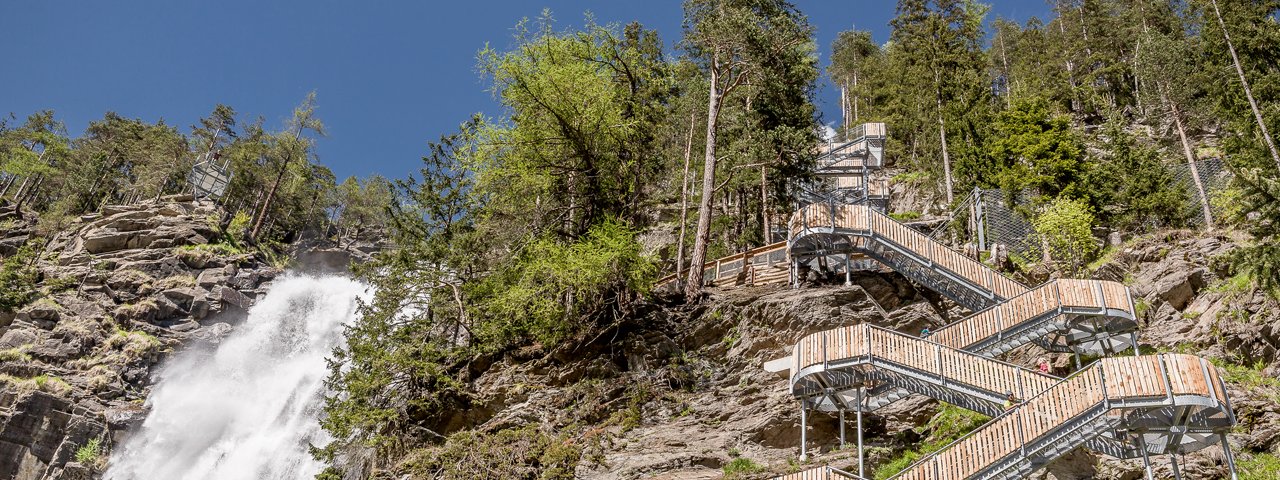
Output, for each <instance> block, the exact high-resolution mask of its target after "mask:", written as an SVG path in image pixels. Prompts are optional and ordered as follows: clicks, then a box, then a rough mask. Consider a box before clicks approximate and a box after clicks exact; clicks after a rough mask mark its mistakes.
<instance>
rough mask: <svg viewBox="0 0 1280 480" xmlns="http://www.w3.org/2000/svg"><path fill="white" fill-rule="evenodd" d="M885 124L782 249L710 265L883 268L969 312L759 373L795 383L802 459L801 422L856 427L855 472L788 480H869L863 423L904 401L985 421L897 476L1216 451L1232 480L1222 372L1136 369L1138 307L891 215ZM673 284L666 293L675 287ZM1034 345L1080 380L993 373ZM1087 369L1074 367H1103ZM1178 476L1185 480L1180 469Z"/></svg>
mask: <svg viewBox="0 0 1280 480" xmlns="http://www.w3.org/2000/svg"><path fill="white" fill-rule="evenodd" d="M885 138H886V135H885V130H884V125H883V124H866V125H862V126H860V127H859V128H857V129H856V130H855V131H854V136H853V140H852V141H850V142H847V143H844V144H839V145H833V146H830V147H827V148H823V149H820V153H819V158H818V161H817V167H818V169H817V171H816V172H815V173H816V177H817V180H816V181H814V182H808V183H804V184H796V185H793V195H794V198H795V202H796V207H797V211H796V212H795V213H794V214H793V215H792V216H791V220H790V222H789V223H788V228H787V232H786V233H787V239H786V240H785V241H782V242H778V243H775V244H771V245H766V246H764V247H760V248H757V249H754V250H750V251H748V252H744V253H740V254H735V255H731V256H729V257H725V258H721V259H717V260H715V261H713V262H708V263H707V264H706V265H704V266H703V268H705V269H707V275H706V278H708V279H710V281H712V282H715V283H719V284H721V286H733V285H752V284H760V283H774V282H776V283H781V282H782V281H783V280H782V279H784V278H785V279H787V280H786V281H787V282H788V283H789V284H790V285H791V286H792V287H793V288H800V286H801V283H802V282H801V280H802V274H801V272H802V271H803V270H807V271H817V272H822V273H828V274H830V273H834V274H837V275H839V274H841V273H843V275H844V277H845V282H846V283H849V280H850V276H851V272H852V271H855V270H868V269H870V270H879V269H882V268H889V269H892V270H895V271H897V272H898V273H901V274H902V275H903V276H905V277H907V278H909V279H911V280H912V281H914V282H916V283H918V284H920V285H922V286H924V287H926V288H929V289H931V290H934V291H936V292H938V293H940V294H942V295H943V296H945V297H947V298H948V299H950V300H952V301H954V302H955V303H956V304H958V305H961V306H963V307H965V308H967V309H969V310H970V311H973V312H975V313H974V314H973V315H970V316H969V317H967V318H964V319H961V320H959V321H956V322H954V323H951V324H950V325H947V326H944V327H942V328H940V329H937V331H935V332H933V333H932V334H930V335H928V338H922V337H917V336H914V335H909V334H904V333H900V332H895V331H891V330H885V329H881V328H878V327H873V326H871V325H867V324H859V325H854V326H849V327H843V328H837V329H833V330H828V331H823V332H818V333H814V334H811V335H808V336H806V337H804V338H802V339H800V341H799V342H798V343H797V344H796V345H795V347H794V349H793V350H792V351H791V354H790V355H788V356H786V357H783V358H779V359H776V360H773V361H770V362H767V363H766V364H765V369H766V370H768V371H771V372H784V371H785V372H789V375H788V378H789V382H790V385H791V392H792V395H793V396H794V397H795V398H796V400H797V401H798V402H799V403H800V419H801V420H800V424H801V433H800V457H801V460H806V459H807V457H808V452H807V444H808V438H807V435H806V430H807V427H808V415H809V413H810V412H811V411H821V412H834V413H836V414H838V415H839V420H840V421H839V424H840V445H841V446H844V444H845V412H847V411H853V412H854V413H855V415H856V418H857V449H858V473H857V474H853V473H849V472H845V471H843V470H839V469H835V468H831V467H829V466H823V467H819V468H816V469H812V470H807V471H803V472H799V473H795V474H791V475H787V476H785V477H782V478H784V479H787V480H811V479H813V480H816V479H824V480H825V479H832V478H865V476H866V472H865V466H864V464H863V463H864V460H863V442H862V413H863V412H867V411H874V410H877V409H879V408H882V407H884V406H886V405H889V404H892V403H894V402H896V401H898V400H901V399H903V398H905V397H906V396H908V395H911V394H919V395H925V396H928V397H931V398H934V399H937V400H941V401H944V402H948V403H951V404H954V405H957V406H960V407H962V408H966V409H969V410H973V411H976V412H980V413H983V414H986V415H988V416H991V417H992V419H991V420H990V421H989V422H987V423H986V424H985V425H983V426H982V427H979V428H978V429H976V430H974V431H973V432H971V433H969V434H967V435H965V436H964V437H961V438H960V439H959V440H957V441H955V442H953V443H951V444H950V445H947V446H945V447H943V448H942V449H941V450H939V451H937V452H934V453H932V454H929V455H926V456H924V457H922V458H921V459H919V461H917V462H916V463H914V464H912V465H911V466H910V467H908V468H907V469H906V470H904V471H902V472H900V473H898V474H897V475H895V476H894V477H893V478H900V479H904V480H905V479H961V478H983V479H988V478H1025V477H1026V476H1028V475H1030V474H1031V473H1032V472H1033V471H1035V470H1036V469H1039V468H1040V467H1043V466H1044V465H1045V464H1047V463H1048V462H1050V461H1052V460H1053V459H1055V458H1058V457H1059V456H1061V455H1064V454H1066V453H1067V452H1070V451H1072V450H1073V449H1075V448H1077V447H1081V446H1084V447H1087V448H1089V449H1091V450H1093V451H1095V452H1098V453H1102V454H1106V455H1110V456H1113V457H1117V458H1141V459H1142V461H1143V465H1144V466H1145V467H1146V475H1147V478H1151V477H1152V467H1151V461H1150V456H1151V455H1161V454H1168V455H1171V456H1172V455H1174V454H1178V453H1186V452H1190V451H1195V450H1200V449H1203V448H1207V447H1210V446H1215V445H1220V446H1221V447H1222V449H1223V452H1224V458H1225V459H1226V461H1227V464H1228V468H1229V470H1230V471H1231V476H1232V478H1235V477H1236V473H1235V465H1234V459H1233V458H1232V456H1231V450H1230V447H1229V445H1228V444H1227V441H1226V433H1227V432H1228V431H1230V430H1231V428H1232V427H1233V426H1234V425H1235V424H1236V418H1235V414H1234V412H1233V410H1232V408H1231V401H1230V399H1229V398H1228V396H1227V393H1226V388H1225V384H1224V383H1223V381H1222V378H1221V377H1220V376H1219V374H1218V372H1217V369H1216V368H1215V367H1214V366H1213V365H1212V364H1210V363H1209V362H1208V361H1206V360H1204V359H1203V358H1200V357H1196V356H1192V355H1181V354H1161V355H1146V356H1137V354H1138V349H1137V345H1138V339H1137V333H1136V332H1137V329H1138V323H1137V321H1136V318H1137V315H1136V308H1135V306H1134V302H1133V299H1132V296H1131V295H1130V292H1129V288H1128V287H1126V286H1125V285H1123V284H1120V283H1117V282H1108V281H1100V280H1070V279H1059V280H1052V281H1050V282H1048V283H1045V284H1043V285H1040V286H1038V287H1035V288H1029V287H1027V286H1026V285H1023V284H1021V283H1019V282H1018V281H1016V280H1014V279H1012V278H1009V277H1007V276H1005V275H1004V274H1003V273H1001V272H999V271H997V270H996V269H994V268H992V267H990V266H988V265H987V264H985V263H983V262H982V261H980V260H979V259H977V258H972V257H970V256H967V255H965V254H963V253H961V252H959V251H956V250H954V249H952V248H950V247H949V246H947V245H945V244H943V243H940V242H938V241H936V240H934V239H933V238H930V236H928V235H925V234H924V233H921V232H918V231H915V230H913V229H911V228H909V227H907V226H906V225H903V224H901V223H898V222H897V221H895V220H893V219H892V218H890V217H888V216H886V215H885V214H884V212H885V210H886V208H887V205H888V201H889V198H888V191H889V189H888V188H887V186H886V185H885V183H886V182H885V181H884V179H883V178H876V176H875V175H874V173H875V172H877V171H878V170H879V169H880V167H881V166H882V165H883V162H882V158H881V155H882V153H883V145H884V140H885ZM673 280H674V278H673V277H668V278H664V279H662V280H660V283H663V282H670V281H673ZM1028 344H1033V345H1036V346H1039V347H1041V348H1043V349H1045V350H1047V351H1051V352H1059V353H1067V352H1070V353H1073V354H1074V355H1075V358H1076V369H1077V371H1076V372H1075V373H1074V374H1072V375H1070V376H1068V377H1066V378H1058V377H1055V376H1052V375H1048V374H1045V373H1042V372H1038V371H1035V370H1033V369H1027V368H1023V367H1020V366H1017V365H1012V364H1009V363H1005V362H1002V361H1000V360H997V359H996V358H995V357H996V356H997V355H1000V354H1003V353H1006V352H1009V351H1010V350H1013V349H1015V348H1018V347H1022V346H1025V345H1028ZM1131 349H1132V350H1133V353H1134V355H1135V356H1133V357H1126V358H1102V359H1101V360H1098V361H1096V362H1094V363H1092V364H1090V365H1087V366H1085V365H1082V362H1081V356H1082V355H1090V356H1099V357H1107V356H1110V355H1116V354H1119V353H1122V352H1125V351H1128V350H1131ZM1173 472H1174V475H1175V477H1178V476H1180V473H1179V472H1178V469H1177V463H1176V461H1175V462H1174V463H1173Z"/></svg>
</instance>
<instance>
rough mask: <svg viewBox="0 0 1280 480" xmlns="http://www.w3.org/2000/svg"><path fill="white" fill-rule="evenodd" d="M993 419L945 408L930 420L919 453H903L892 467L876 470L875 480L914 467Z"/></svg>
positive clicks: (893, 461)
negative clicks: (921, 459) (924, 458)
mask: <svg viewBox="0 0 1280 480" xmlns="http://www.w3.org/2000/svg"><path fill="white" fill-rule="evenodd" d="M987 420H990V418H989V417H987V416H986V415H983V414H981V413H977V412H971V411H969V410H965V409H963V408H960V407H957V406H955V405H948V404H943V405H942V408H941V409H939V410H938V413H937V414H935V415H934V416H933V418H931V419H929V423H926V424H925V426H924V427H922V430H924V431H926V432H929V433H928V435H927V436H925V438H924V440H923V441H921V442H920V443H919V445H917V447H916V448H915V449H912V450H907V451H905V452H902V454H901V455H899V456H898V457H897V458H894V459H893V460H891V461H890V462H889V463H886V464H884V465H880V466H879V467H878V468H876V470H875V474H874V478H877V479H884V478H889V477H892V476H893V475H894V474H896V473H898V472H900V471H902V470H903V469H905V468H907V467H909V466H911V464H913V463H915V462H916V460H919V459H920V457H923V456H925V455H929V454H931V453H933V452H936V451H938V450H941V449H942V447H945V446H947V445H948V444H950V443H951V442H954V441H956V440H957V439H959V438H960V437H962V436H964V435H965V434H967V433H969V432H971V431H973V429H975V428H978V427H980V426H982V424H984V423H986V422H987Z"/></svg>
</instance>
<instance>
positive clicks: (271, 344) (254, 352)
mask: <svg viewBox="0 0 1280 480" xmlns="http://www.w3.org/2000/svg"><path fill="white" fill-rule="evenodd" d="M366 291H367V287H366V286H364V285H362V284H360V283H358V282H355V281H353V280H350V279H347V278H341V277H310V276H289V277H285V278H281V279H279V280H277V281H276V282H275V283H273V284H272V286H271V287H270V289H269V290H268V291H267V294H266V296H264V297H262V298H261V300H259V301H258V303H257V304H256V305H255V306H254V307H253V308H252V309H251V310H250V311H249V318H248V320H246V321H245V322H244V324H242V325H241V326H240V327H238V328H237V329H236V330H235V331H234V332H232V333H231V334H230V336H228V337H227V338H226V339H225V340H224V341H223V342H222V343H221V345H219V346H218V347H217V349H216V351H213V352H209V351H200V350H189V351H185V352H182V353H180V354H178V355H177V356H176V357H175V358H174V359H173V360H172V362H171V363H170V364H169V365H167V366H165V367H164V368H163V369H161V371H160V374H159V375H158V379H157V382H156V384H155V386H154V387H153V389H152V392H151V396H150V397H149V398H148V399H147V405H148V406H149V407H150V413H149V414H148V415H147V418H146V420H145V421H143V423H142V425H141V427H140V428H139V429H138V430H137V431H135V432H133V433H132V435H131V436H130V437H129V438H128V439H127V440H126V441H125V442H124V445H123V446H122V447H120V448H117V449H116V451H115V452H114V453H113V455H112V457H111V461H110V463H109V467H108V469H107V474H106V478H107V479H108V480H140V479H155V478H164V479H173V480H204V479H210V480H212V479H220V480H221V479H227V480H237V479H289V480H293V479H301V478H312V477H314V476H315V474H317V473H319V472H320V470H321V469H322V468H323V465H322V464H320V463H319V462H316V461H315V460H313V459H312V458H311V455H310V453H309V452H308V445H309V444H310V445H317V446H321V445H324V444H325V443H327V442H328V441H329V440H330V438H329V437H328V436H327V435H326V434H325V432H324V431H323V430H321V429H320V422H319V418H320V414H321V410H322V407H323V394H324V378H325V376H326V374H327V367H326V364H325V357H326V356H328V355H329V354H330V353H331V351H332V350H333V348H334V347H336V346H337V345H339V343H340V342H341V340H342V326H343V325H344V324H346V323H348V322H351V321H352V320H354V317H355V314H356V304H357V299H358V298H361V297H362V296H364V295H365V294H366V293H365V292H366Z"/></svg>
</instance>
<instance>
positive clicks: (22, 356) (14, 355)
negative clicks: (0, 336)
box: [0, 346, 31, 362]
mask: <svg viewBox="0 0 1280 480" xmlns="http://www.w3.org/2000/svg"><path fill="white" fill-rule="evenodd" d="M30 361H31V355H28V354H27V348H26V346H21V347H14V348H10V349H7V350H0V362H30Z"/></svg>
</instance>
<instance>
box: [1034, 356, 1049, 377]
mask: <svg viewBox="0 0 1280 480" xmlns="http://www.w3.org/2000/svg"><path fill="white" fill-rule="evenodd" d="M1036 369H1037V370H1040V373H1043V374H1045V375H1048V374H1049V359H1047V358H1044V357H1040V360H1038V361H1036Z"/></svg>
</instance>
